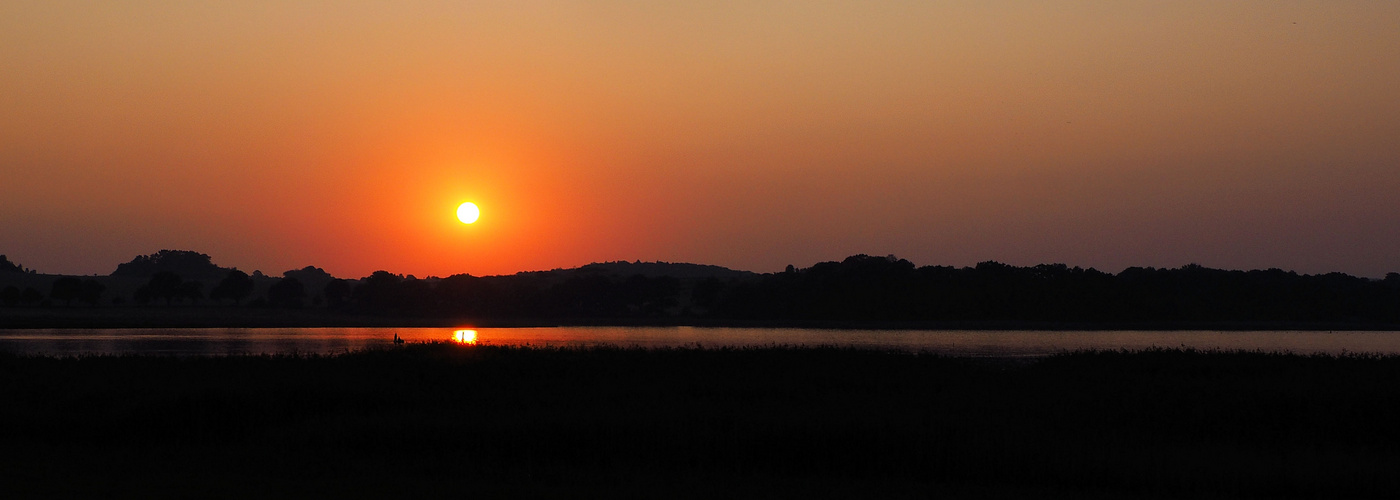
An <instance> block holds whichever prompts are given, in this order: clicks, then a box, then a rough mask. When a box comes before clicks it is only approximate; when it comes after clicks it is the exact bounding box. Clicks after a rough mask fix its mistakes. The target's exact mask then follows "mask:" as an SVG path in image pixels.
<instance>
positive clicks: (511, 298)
mask: <svg viewBox="0 0 1400 500" xmlns="http://www.w3.org/2000/svg"><path fill="white" fill-rule="evenodd" d="M5 262H6V263H8V261H7V260H6V261H5ZM15 267H18V266H15ZM112 275H113V276H125V277H128V278H131V277H136V278H139V277H143V276H144V277H146V281H145V283H144V284H142V285H140V287H139V288H137V289H136V291H135V292H134V293H133V296H132V299H133V301H134V302H135V303H136V304H138V305H154V306H159V305H173V304H180V303H185V302H188V303H198V302H199V301H201V300H203V299H205V298H206V296H205V295H204V293H203V290H204V285H205V283H206V282H209V283H213V286H212V288H210V289H209V292H208V295H207V299H209V300H211V301H213V302H214V303H218V304H226V305H229V306H234V307H240V306H241V307H246V306H254V307H276V308H304V307H315V308H325V309H328V310H330V311H339V312H343V313H351V314H368V315H378V316H391V317H392V316H399V317H457V318H502V319H561V320H567V319H589V320H607V319H619V320H621V319H627V320H636V319H664V320H668V321H681V322H684V321H686V320H692V319H693V320H735V321H804V322H806V321H811V322H823V321H826V322H860V321H880V322H1039V323H1164V322H1165V323H1222V322H1255V323H1260V322H1304V323H1323V322H1326V323H1361V324H1396V323H1400V274H1397V273H1390V274H1388V275H1387V276H1386V277H1385V278H1384V279H1382V280H1373V279H1366V278H1359V277H1354V276H1349V275H1346V274H1342V273H1329V274H1320V275H1305V274H1298V273H1295V272H1287V271H1282V270H1278V269H1269V270H1255V271H1228V270H1220V269H1211V268H1206V267H1203V266H1199V265H1194V264H1193V265H1188V266H1185V267H1181V268H1177V269H1157V268H1151V267H1148V268H1142V267H1133V268H1128V269H1125V270H1123V271H1122V272H1120V273H1118V274H1111V273H1106V272H1102V271H1098V270H1096V269H1092V268H1090V269H1084V268H1079V267H1069V266H1066V265H1064V264H1042V265H1038V266H1032V267H1016V266H1011V265H1006V264H1002V263H998V262H991V261H989V262H982V263H980V264H977V265H976V266H974V267H961V268H958V267H949V266H923V267H918V266H915V265H914V264H913V263H911V262H909V261H907V260H904V259H899V258H896V257H894V256H888V257H876V256H869V255H855V256H851V257H848V258H846V259H845V260H842V261H840V262H822V263H818V264H816V265H813V266H812V267H809V268H803V269H798V268H794V267H793V266H788V268H787V269H786V270H785V271H783V272H778V273H771V274H755V273H748V272H742V271H733V270H729V269H725V268H721V267H717V266H700V265H694V264H671V263H661V262H658V263H641V262H637V263H628V262H611V263H602V264H590V265H587V266H583V267H581V268H576V269H560V270H553V271H543V272H525V273H518V274H515V275H506V276H485V277H478V276H472V275H468V274H458V275H453V276H449V277H446V278H436V277H430V278H424V279H419V278H416V277H414V276H412V275H408V276H404V275H399V274H394V273H390V272H388V271H376V272H374V273H373V274H371V275H369V276H367V277H365V278H362V279H358V280H347V279H338V278H335V277H334V276H331V275H330V274H329V273H327V272H325V271H324V270H322V269H319V268H316V267H312V266H307V267H305V268H302V269H297V270H290V271H287V272H285V273H283V276H282V277H281V278H274V277H270V276H265V275H263V274H262V273H261V272H255V273H254V274H253V275H251V276H250V275H248V274H247V273H244V272H243V271H240V270H237V269H228V268H221V267H219V266H216V265H214V264H213V263H212V261H211V259H210V257H209V256H208V255H205V254H199V253H196V252H189V251H175V250H162V251H161V252H159V253H156V254H152V255H149V256H140V257H137V258H136V259H134V260H133V261H132V262H130V263H126V264H122V265H120V266H118V268H117V271H116V272H113V273H112ZM186 276H194V277H196V278H193V279H187V278H186ZM103 289H104V287H103V285H102V284H101V283H99V282H97V281H96V280H93V279H86V280H81V279H78V278H75V277H62V278H59V279H57V280H55V281H54V282H53V287H52V290H51V291H50V293H49V298H50V299H51V300H53V301H55V302H62V303H64V304H68V305H72V304H74V303H75V302H78V303H85V304H88V305H95V304H97V303H98V301H99V300H100V296H101V294H102V293H103ZM260 291H261V293H259V292H260ZM0 299H3V303H4V304H5V305H16V304H33V303H35V302H38V301H39V300H42V299H43V296H42V294H40V293H38V291H37V290H34V289H33V288H29V289H25V290H20V289H18V288H17V287H14V286H10V287H6V288H5V289H4V290H3V292H0Z"/></svg>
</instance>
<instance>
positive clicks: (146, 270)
mask: <svg viewBox="0 0 1400 500" xmlns="http://www.w3.org/2000/svg"><path fill="white" fill-rule="evenodd" d="M160 272H169V273H174V274H177V275H180V276H183V277H188V278H189V279H190V280H194V281H200V280H208V281H213V280H216V279H219V278H221V277H223V276H224V274H225V273H227V272H228V269H224V268H221V267H219V266H216V265H214V263H213V262H212V261H211V260H210V258H209V256H208V255H205V254H202V253H199V252H191V251H188V250H161V251H159V252H156V253H153V254H151V255H138V256H136V258H134V259H132V260H131V262H127V263H125V264H121V265H118V266H117V270H115V271H112V276H131V277H148V276H155V275H156V273H160Z"/></svg>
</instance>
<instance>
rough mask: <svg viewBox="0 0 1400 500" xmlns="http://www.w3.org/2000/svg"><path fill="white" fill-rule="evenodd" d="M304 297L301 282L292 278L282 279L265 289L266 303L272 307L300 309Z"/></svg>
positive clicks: (304, 290)
mask: <svg viewBox="0 0 1400 500" xmlns="http://www.w3.org/2000/svg"><path fill="white" fill-rule="evenodd" d="M305 296H306V289H305V287H303V286H302V284H301V280H298V279H296V278H292V277H286V278H282V279H281V280H279V281H278V282H276V283H273V284H272V287H271V288H268V289H267V302H268V304H269V305H271V306H273V307H293V308H296V307H301V305H302V300H301V299H302V298H303V297H305Z"/></svg>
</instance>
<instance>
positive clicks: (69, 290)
mask: <svg viewBox="0 0 1400 500" xmlns="http://www.w3.org/2000/svg"><path fill="white" fill-rule="evenodd" d="M82 294H83V280H80V279H78V278H74V277H72V276H64V277H62V278H59V279H56V280H54V281H53V286H52V288H50V289H49V297H50V298H52V299H54V300H62V301H63V302H64V303H66V304H68V305H70V306H71V305H73V301H74V300H77V298H78V297H79V296H81V295H82Z"/></svg>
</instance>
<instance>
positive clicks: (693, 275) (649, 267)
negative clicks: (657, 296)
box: [489, 261, 759, 285]
mask: <svg viewBox="0 0 1400 500" xmlns="http://www.w3.org/2000/svg"><path fill="white" fill-rule="evenodd" d="M582 276H607V277H612V278H630V277H632V276H643V277H646V278H660V277H670V278H676V279H678V280H682V281H699V280H703V279H707V278H716V279H720V280H731V279H747V278H756V277H758V276H759V274H757V273H753V272H749V271H737V270H734V269H730V268H727V267H721V266H712V265H706V264H686V263H677V262H641V261H636V262H627V261H616V262H594V263H592V264H586V265H583V266H581V267H574V268H567V269H551V270H549V271H523V272H519V273H515V274H507V275H501V276H491V277H489V278H491V279H492V280H496V281H511V282H518V283H533V284H536V285H547V284H553V283H558V282H561V281H564V280H567V279H569V278H575V277H582Z"/></svg>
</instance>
